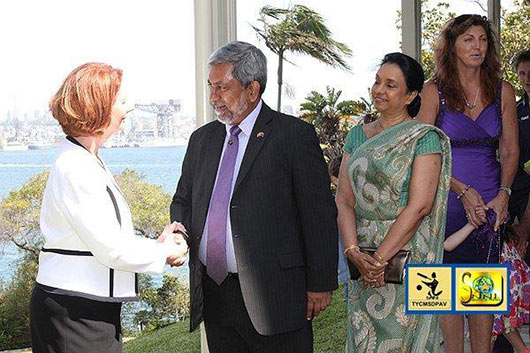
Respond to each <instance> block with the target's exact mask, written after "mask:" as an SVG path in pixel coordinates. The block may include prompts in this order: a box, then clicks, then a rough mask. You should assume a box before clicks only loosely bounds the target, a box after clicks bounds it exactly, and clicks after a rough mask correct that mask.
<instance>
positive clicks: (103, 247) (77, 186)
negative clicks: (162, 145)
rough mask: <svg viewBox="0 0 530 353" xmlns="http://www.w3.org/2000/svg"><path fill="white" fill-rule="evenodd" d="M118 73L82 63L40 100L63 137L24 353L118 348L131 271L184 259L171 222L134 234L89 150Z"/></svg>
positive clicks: (116, 126) (120, 95)
mask: <svg viewBox="0 0 530 353" xmlns="http://www.w3.org/2000/svg"><path fill="white" fill-rule="evenodd" d="M121 81H122V71H121V70H119V69H115V68H113V67H111V66H109V65H106V64H100V63H89V64H84V65H81V66H79V67H78V68H76V69H75V70H74V71H72V73H70V74H69V75H68V77H67V78H66V79H65V81H64V83H63V84H62V86H61V87H60V89H59V91H58V92H57V93H56V94H55V95H54V96H53V97H52V99H51V101H50V110H51V112H52V114H53V116H54V117H55V119H57V120H58V122H59V124H60V125H61V127H62V129H63V131H64V132H65V134H66V135H67V136H66V138H65V139H64V141H62V143H61V146H60V149H59V153H58V155H57V158H56V159H55V161H54V162H53V164H52V166H51V171H50V177H49V179H48V183H47V185H46V190H45V192H44V198H43V201H42V208H41V217H40V228H41V231H42V234H43V235H44V238H45V244H44V246H43V248H42V249H41V252H40V255H39V272H38V275H37V283H36V285H35V289H34V291H33V295H32V298H31V307H30V311H31V338H32V348H33V352H34V353H47V352H54V353H58V352H65V353H66V352H68V353H76V352H80V353H81V352H121V325H120V311H121V304H122V302H125V301H130V300H137V299H138V275H137V273H144V272H149V273H161V272H162V270H163V268H164V265H165V264H169V265H172V266H180V265H182V264H183V263H184V261H185V257H186V253H187V245H186V243H185V242H184V240H183V239H182V236H181V235H177V234H174V233H176V232H179V231H180V232H185V229H184V228H183V226H182V225H180V224H179V223H176V222H175V223H173V224H171V225H168V226H166V227H165V228H164V231H163V232H162V235H161V236H160V237H159V239H158V240H152V239H145V238H141V237H138V236H136V235H135V231H134V227H133V221H132V217H131V212H130V209H129V206H128V204H127V201H126V200H125V198H124V197H123V194H122V193H121V191H120V189H119V187H118V185H117V184H116V182H115V180H114V178H113V177H112V174H111V172H110V171H109V169H108V168H107V166H106V165H105V163H104V162H103V160H102V159H101V157H100V156H99V153H98V151H99V148H100V147H101V146H102V144H103V143H104V142H105V141H106V140H107V139H108V138H109V137H110V136H111V135H113V134H114V133H116V132H117V131H119V130H121V129H122V128H123V121H124V119H125V116H126V113H127V112H129V111H130V110H131V109H130V107H129V105H128V104H127V99H126V97H125V94H124V91H123V89H122V87H121Z"/></svg>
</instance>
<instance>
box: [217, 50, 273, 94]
mask: <svg viewBox="0 0 530 353" xmlns="http://www.w3.org/2000/svg"><path fill="white" fill-rule="evenodd" d="M222 63H231V64H234V69H233V70H232V77H234V78H235V79H236V80H238V81H239V82H240V83H241V84H242V85H243V86H244V87H247V86H248V85H249V84H250V83H251V82H252V81H257V82H258V83H259V85H260V91H259V93H260V95H261V94H263V92H264V91H265V86H266V85H267V58H266V57H265V55H264V54H263V52H262V51H261V50H259V49H258V48H256V47H255V46H253V45H252V44H249V43H246V42H239V41H234V42H229V43H226V44H225V45H223V46H222V47H220V48H219V49H217V50H216V51H214V52H213V53H212V55H210V57H209V58H208V65H213V64H222Z"/></svg>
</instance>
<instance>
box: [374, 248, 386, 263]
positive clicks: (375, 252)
mask: <svg viewBox="0 0 530 353" xmlns="http://www.w3.org/2000/svg"><path fill="white" fill-rule="evenodd" d="M374 257H375V259H376V260H377V261H379V262H385V260H384V259H383V258H382V257H381V255H379V254H378V253H377V251H374Z"/></svg>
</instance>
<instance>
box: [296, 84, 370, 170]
mask: <svg viewBox="0 0 530 353" xmlns="http://www.w3.org/2000/svg"><path fill="white" fill-rule="evenodd" d="M341 94H342V91H341V90H338V91H337V90H335V88H331V87H329V86H328V87H326V93H325V94H322V93H319V92H316V91H312V92H311V93H309V95H308V96H307V97H306V98H305V102H303V103H302V104H300V110H301V115H300V119H302V120H305V121H307V122H309V123H311V124H313V125H314V127H315V130H316V132H317V135H318V138H319V140H320V143H321V144H322V145H323V146H325V147H324V155H325V156H326V158H327V159H328V161H331V160H333V159H334V158H336V157H339V156H341V155H342V147H343V146H344V141H345V139H346V135H347V134H348V131H349V130H350V128H351V127H352V125H353V124H356V121H352V120H350V119H349V117H350V116H355V117H363V119H362V120H361V123H364V122H366V120H367V119H372V117H373V116H374V110H373V107H372V105H371V103H370V102H368V101H367V100H366V99H364V98H361V99H360V100H357V101H353V100H345V101H340V102H339V98H340V96H341ZM356 120H358V119H356ZM368 121H370V120H368Z"/></svg>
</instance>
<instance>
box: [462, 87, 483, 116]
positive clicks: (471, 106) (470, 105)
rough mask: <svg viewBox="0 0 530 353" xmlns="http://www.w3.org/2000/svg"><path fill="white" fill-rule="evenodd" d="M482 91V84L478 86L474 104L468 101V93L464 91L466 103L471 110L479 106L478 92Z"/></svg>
mask: <svg viewBox="0 0 530 353" xmlns="http://www.w3.org/2000/svg"><path fill="white" fill-rule="evenodd" d="M479 91H480V85H479V86H478V87H477V93H476V94H475V100H474V101H473V104H469V102H468V101H467V97H466V94H465V93H464V102H465V103H466V106H467V107H468V108H469V110H471V109H473V108H475V107H476V106H477V99H478V92H479Z"/></svg>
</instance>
